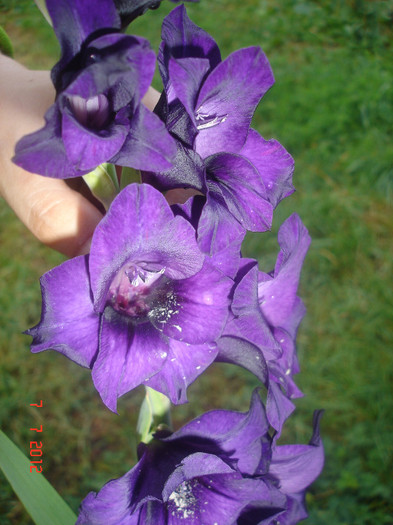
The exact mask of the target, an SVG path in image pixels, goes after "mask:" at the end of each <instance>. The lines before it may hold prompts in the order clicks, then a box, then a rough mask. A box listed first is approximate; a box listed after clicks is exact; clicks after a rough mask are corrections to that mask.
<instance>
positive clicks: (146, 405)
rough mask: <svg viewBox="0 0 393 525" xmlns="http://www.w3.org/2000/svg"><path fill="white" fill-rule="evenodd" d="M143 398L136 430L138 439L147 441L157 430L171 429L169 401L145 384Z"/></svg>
mask: <svg viewBox="0 0 393 525" xmlns="http://www.w3.org/2000/svg"><path fill="white" fill-rule="evenodd" d="M145 388H146V395H145V399H144V400H143V402H142V405H141V409H140V412H139V418H138V424H137V432H138V434H139V437H140V440H141V441H143V442H144V443H149V442H150V441H151V440H152V439H153V434H154V432H156V431H157V430H161V429H164V428H168V429H171V427H172V421H171V412H170V410H171V402H170V401H169V399H168V398H167V397H166V396H165V395H164V394H161V393H160V392H157V391H156V390H153V389H152V388H150V387H148V386H146V387H145Z"/></svg>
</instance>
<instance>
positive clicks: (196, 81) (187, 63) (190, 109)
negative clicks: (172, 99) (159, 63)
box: [169, 58, 210, 128]
mask: <svg viewBox="0 0 393 525" xmlns="http://www.w3.org/2000/svg"><path fill="white" fill-rule="evenodd" d="M209 69H210V64H209V61H208V60H207V59H206V58H182V59H178V60H174V59H171V60H170V62H169V75H170V79H171V82H172V87H173V90H174V93H175V94H176V97H177V98H178V99H179V100H180V102H181V103H182V104H183V106H184V108H185V110H186V111H187V113H188V115H189V116H190V117H191V121H192V123H193V124H194V126H195V128H197V126H198V122H197V120H196V117H195V106H196V103H197V98H198V93H199V90H200V87H201V85H202V83H203V80H204V78H205V76H206V74H207V73H208V71H209Z"/></svg>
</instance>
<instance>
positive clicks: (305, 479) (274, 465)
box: [269, 412, 324, 494]
mask: <svg viewBox="0 0 393 525" xmlns="http://www.w3.org/2000/svg"><path fill="white" fill-rule="evenodd" d="M320 416H321V412H319V413H318V412H317V413H316V416H315V418H314V435H313V438H312V440H311V444H310V445H282V446H279V447H275V448H274V449H273V455H272V461H271V463H270V469H269V472H270V474H272V475H273V476H275V477H276V478H277V479H278V480H279V482H280V490H282V491H283V492H284V493H285V494H298V493H300V492H302V491H304V490H305V489H306V488H307V487H308V486H309V485H310V484H311V483H312V482H313V481H314V480H315V479H316V478H317V477H318V476H319V474H320V473H321V471H322V468H323V463H324V451H323V446H322V442H321V440H320V437H319V418H320Z"/></svg>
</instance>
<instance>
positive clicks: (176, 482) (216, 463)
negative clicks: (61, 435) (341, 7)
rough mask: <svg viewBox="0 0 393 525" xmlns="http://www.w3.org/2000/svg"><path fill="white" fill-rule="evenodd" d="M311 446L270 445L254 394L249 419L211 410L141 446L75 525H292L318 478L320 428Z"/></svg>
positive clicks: (261, 409) (88, 499) (83, 507)
mask: <svg viewBox="0 0 393 525" xmlns="http://www.w3.org/2000/svg"><path fill="white" fill-rule="evenodd" d="M318 419H319V418H316V420H315V422H314V435H313V437H312V439H311V442H310V444H309V445H284V446H279V447H278V446H274V445H272V442H271V438H270V436H269V434H268V429H269V425H268V422H267V419H266V416H265V411H264V407H263V404H262V402H261V400H260V398H259V395H258V393H257V391H256V392H254V394H253V397H252V401H251V406H250V410H249V412H248V413H245V414H244V413H238V412H230V411H225V410H215V411H212V412H208V413H206V414H204V415H202V416H201V417H199V418H198V419H196V420H194V421H191V422H190V423H188V424H187V425H185V426H184V427H183V428H181V429H180V430H178V431H177V432H174V433H173V434H172V435H169V436H168V433H166V435H165V434H164V433H157V434H156V436H155V439H154V441H153V442H152V443H151V444H150V445H147V446H146V445H140V448H139V451H138V452H139V456H140V460H139V462H138V464H137V465H136V466H135V467H134V468H133V469H132V470H130V471H129V472H128V473H127V474H125V475H124V476H123V477H121V478H120V479H117V480H113V481H110V482H109V483H107V484H106V485H105V486H104V487H103V488H102V489H101V491H100V492H99V493H98V494H96V493H94V492H91V493H90V494H89V495H88V496H87V497H86V498H85V500H84V501H83V502H82V505H81V509H80V514H79V518H78V521H77V524H78V525H84V524H90V525H99V524H102V525H104V524H105V525H116V524H118V525H120V524H122V525H137V524H139V523H143V524H145V525H167V524H168V525H169V524H171V525H175V524H177V523H185V524H189V525H196V524H200V525H214V524H217V525H235V524H240V525H246V524H250V525H251V524H252V525H257V524H259V525H268V524H271V525H273V524H277V523H280V524H283V525H293V524H295V523H297V522H298V521H299V520H300V519H303V518H304V517H306V516H307V513H306V511H305V506H304V493H305V490H306V488H307V487H308V486H309V485H310V484H311V483H312V482H313V481H314V480H315V478H316V477H317V476H318V475H319V473H320V471H321V469H322V465H323V455H324V454H323V448H322V444H321V440H320V437H319V424H318Z"/></svg>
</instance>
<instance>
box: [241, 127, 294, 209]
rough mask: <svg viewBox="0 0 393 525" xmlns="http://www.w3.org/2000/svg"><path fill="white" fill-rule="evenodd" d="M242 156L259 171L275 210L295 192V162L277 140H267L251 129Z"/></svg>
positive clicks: (267, 195)
mask: <svg viewBox="0 0 393 525" xmlns="http://www.w3.org/2000/svg"><path fill="white" fill-rule="evenodd" d="M239 153H240V155H242V156H244V157H246V159H248V160H249V161H250V162H251V163H252V164H253V165H254V166H255V168H256V169H257V170H258V171H259V173H260V175H261V178H262V180H263V182H264V185H265V189H266V197H267V199H268V200H269V202H270V203H271V204H272V205H273V207H274V208H275V207H276V206H277V204H278V203H279V202H280V201H281V200H282V199H284V198H285V197H288V195H291V193H293V192H294V191H295V189H294V187H293V185H292V174H293V170H294V161H293V158H292V157H291V156H290V154H289V153H288V152H287V151H286V150H285V148H283V146H281V144H280V143H279V142H277V141H276V140H273V139H272V140H265V139H264V138H263V137H261V136H260V135H259V133H257V132H256V131H255V130H253V129H250V131H249V133H248V135H247V140H246V143H245V144H244V146H243V147H242V149H241V150H240V152H239Z"/></svg>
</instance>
